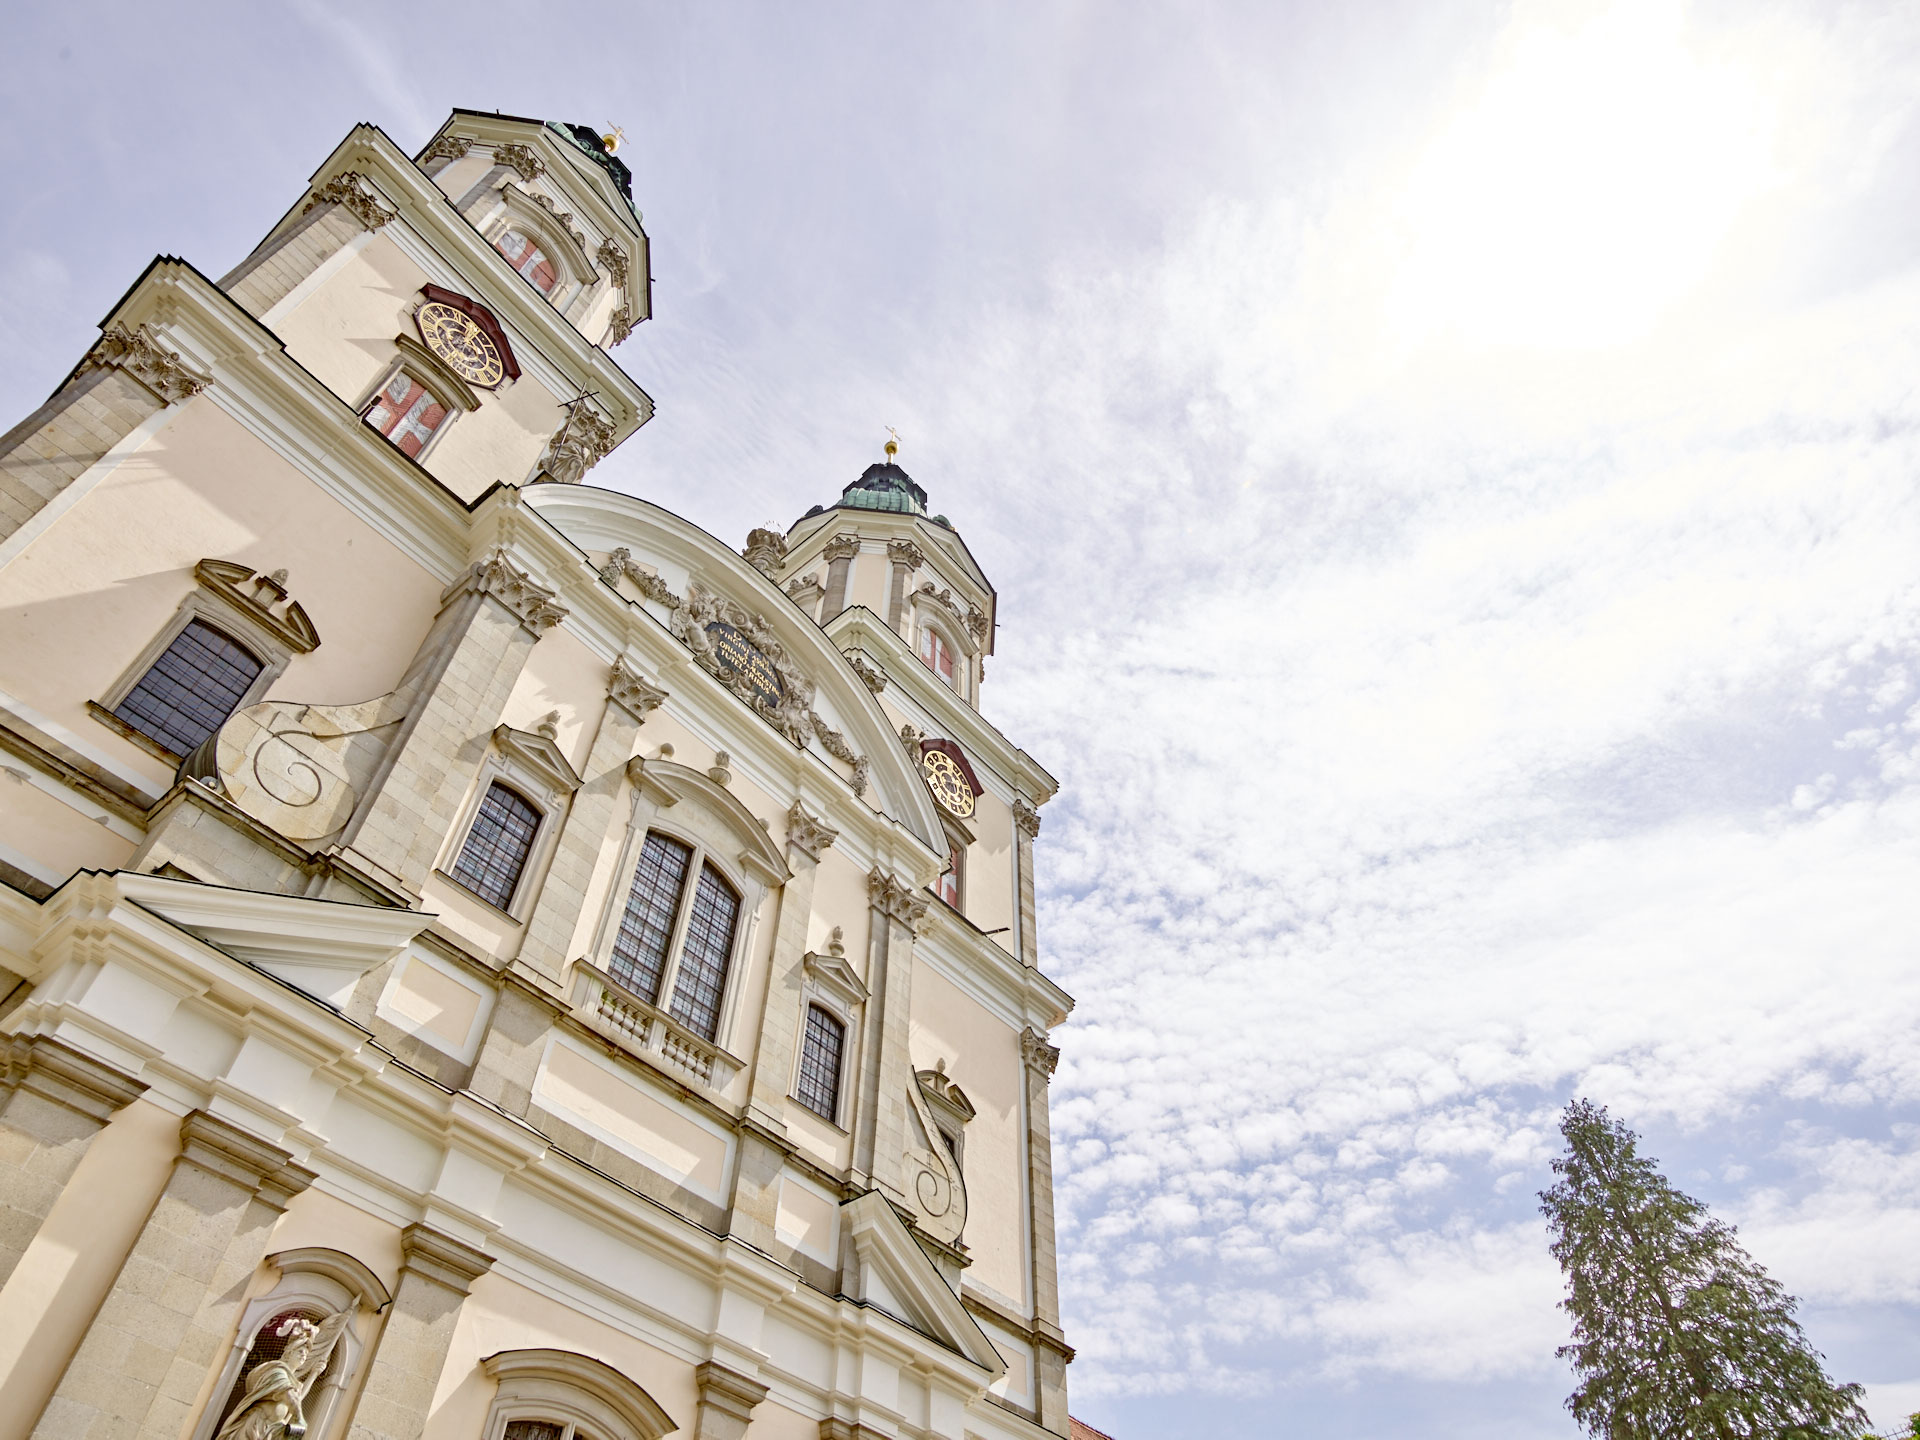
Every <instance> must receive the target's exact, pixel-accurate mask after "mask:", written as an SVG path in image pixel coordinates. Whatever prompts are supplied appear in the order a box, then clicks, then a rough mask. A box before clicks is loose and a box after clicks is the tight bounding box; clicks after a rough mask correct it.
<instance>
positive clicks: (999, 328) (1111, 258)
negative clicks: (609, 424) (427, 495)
mask: <svg viewBox="0 0 1920 1440" xmlns="http://www.w3.org/2000/svg"><path fill="white" fill-rule="evenodd" d="M4 23H5V27H6V28H5V34H6V40H7V44H6V47H5V54H6V57H7V58H6V60H5V62H4V63H5V65H6V67H7V81H6V84H5V85H4V86H0V115H4V118H5V121H6V124H7V127H8V133H10V134H11V135H13V136H14V143H13V145H12V146H11V147H10V163H9V175H10V183H9V185H8V187H7V190H6V194H5V196H4V198H0V234H4V237H5V242H6V253H8V254H9V255H11V256H12V257H13V259H12V261H11V262H10V263H9V264H8V266H7V267H5V269H4V271H0V405H3V406H4V413H8V414H12V415H23V414H25V413H26V412H27V410H29V409H30V408H31V407H32V406H33V405H35V404H37V403H38V401H39V400H40V399H41V398H43V397H44V395H45V394H46V393H47V391H48V390H50V389H51V388H52V386H53V384H54V383H55V382H56V381H57V380H58V379H59V378H60V377H61V376H62V375H63V374H64V373H65V372H66V370H67V369H68V367H69V366H70V365H71V364H72V363H73V361H74V360H75V359H76V358H77V357H78V356H79V355H80V354H81V353H82V352H83V351H84V350H85V348H86V347H87V345H88V344H89V343H90V341H91V338H92V336H93V335H94V334H95V329H94V327H95V326H96V325H97V323H98V322H99V320H100V318H101V317H102V316H103V315H104V314H105V313H106V311H107V310H108V309H109V308H110V306H111V305H112V303H113V301H114V300H115V299H116V298H117V297H118V296H119V295H120V293H121V292H122V291H123V290H124V289H125V287H126V286H127V284H129V283H130V282H131V281H132V280H133V278H134V277H135V276H136V275H137V274H138V273H139V271H140V270H141V268H142V267H143V266H144V265H145V263H146V262H147V260H149V259H150V258H151V257H152V255H153V254H154V253H156V252H166V253H170V254H178V255H181V256H184V257H186V258H187V259H189V260H192V261H193V262H194V263H196V264H197V265H199V266H200V267H201V268H202V269H204V270H206V271H208V272H210V273H213V274H219V273H221V272H223V271H224V270H225V269H226V268H227V267H228V266H229V265H231V264H232V263H234V262H235V261H237V260H238V259H239V258H240V257H241V256H242V255H244V254H245V253H246V251H247V250H248V249H250V248H251V246H252V244H253V243H254V241H255V240H257V239H258V237H259V236H260V235H261V234H262V233H263V232H264V231H265V230H266V228H267V227H268V226H269V225H270V224H271V223H272V222H273V221H274V220H275V219H277V218H278V216H279V215H280V214H281V213H282V212H283V211H284V210H285V209H286V207H287V206H288V205H290V204H291V203H293V202H294V201H295V200H296V199H297V198H298V197H299V195H300V193H301V190H302V182H303V180H304V178H305V177H306V176H307V175H309V174H310V173H311V172H312V171H313V169H314V168H315V167H317V166H318V165H319V164H320V163H321V161H322V160H323V159H324V158H325V156H326V155H327V154H328V152H329V151H330V150H331V149H332V147H333V146H334V144H335V143H336V142H337V141H338V140H339V139H340V137H341V136H342V135H344V134H345V132H346V131H347V129H348V128H349V127H350V126H351V125H353V124H354V123H356V122H359V121H370V122H374V123H376V124H379V125H381V126H382V127H384V128H385V129H386V130H387V131H388V132H389V133H390V134H391V135H392V136H393V137H394V138H395V139H396V140H397V141H399V142H400V143H401V144H402V145H403V146H406V147H408V148H414V147H417V146H419V145H420V144H422V143H424V142H425V140H426V139H427V138H428V137H429V136H430V135H431V134H432V133H433V131H434V129H435V128H436V127H437V126H438V124H439V123H440V121H441V119H442V118H443V117H444V115H445V113H446V111H447V110H448V109H449V108H451V107H452V106H455V105H462V106H468V107H473V108H498V109H501V110H503V111H506V112H508V113H512V114H522V115H535V116H541V117H546V118H557V119H566V120H574V121H580V122H585V123H592V124H619V125H621V126H623V127H624V129H625V131H626V134H627V136H628V146H627V148H626V149H625V150H624V151H623V152H622V156H623V158H624V159H626V160H627V161H628V163H629V164H630V165H631V166H632V167H633V170H634V175H635V194H636V199H637V201H638V203H639V205H640V206H641V208H642V210H643V211H644V213H645V216H646V223H647V228H648V231H649V234H650V236H651V239H652V246H653V250H652V256H653V269H654V275H655V285H654V302H655V312H656V314H655V318H654V319H653V320H651V321H650V322H648V323H647V324H646V325H644V326H642V327H641V328H640V329H639V330H638V331H637V332H636V334H635V335H634V337H633V338H632V339H631V340H629V341H628V342H627V343H626V345H625V346H623V347H622V348H621V350H620V351H618V352H617V354H618V356H619V358H620V359H621V361H622V362H623V363H624V364H625V365H626V366H627V367H628V368H629V370H631V371H632V372H633V373H634V374H635V376H636V377H637V378H638V379H639V380H640V381H641V382H642V383H643V384H644V385H645V386H646V387H647V388H648V390H649V392H650V393H651V394H652V395H653V396H654V398H655V400H656V402H657V404H658V414H657V417H656V418H655V419H654V421H653V422H652V423H651V424H649V425H648V426H647V427H646V428H645V429H644V430H643V431H641V432H640V433H639V434H638V435H637V436H635V437H634V438H633V439H632V440H631V441H629V442H628V443H627V444H626V445H624V446H623V447H622V448H621V449H620V450H619V451H617V452H616V453H615V454H614V455H613V456H611V457H610V458H609V459H607V460H606V461H605V462H603V464H602V465H601V466H600V467H599V468H598V469H597V470H596V471H595V472H593V475H592V477H591V478H592V479H593V481H594V482H595V483H600V484H606V485H611V486H613V487H615V488H619V489H624V490H629V491H631V492H633V493H636V494H640V495H644V496H646V497H647V498H648V499H650V500H654V501H657V502H659V503H661V504H664V505H667V506H669V507H670V508H672V509H674V510H677V511H680V512H681V513H684V514H687V515H689V516H690V517H692V518H694V519H695V520H697V521H698V522H699V523H701V524H703V525H705V526H706V527H707V528H708V529H710V530H712V531H713V532H715V533H716V534H718V535H720V536H722V537H727V538H730V539H731V540H733V541H734V543H739V542H740V541H743V540H744V538H745V535H746V532H747V531H748V530H749V529H750V528H752V527H753V526H756V525H764V524H777V525H780V526H783V527H784V526H785V525H786V524H788V523H790V522H791V521H792V520H793V519H794V518H796V517H798V516H799V515H800V514H801V513H802V512H803V511H804V510H806V509H807V508H808V507H809V506H811V505H813V504H816V503H822V502H826V501H829V500H831V499H832V498H833V497H834V496H835V495H836V494H837V492H838V491H839V489H840V488H841V487H842V486H843V485H845V484H846V483H847V482H848V481H850V480H852V479H853V478H854V477H855V476H856V475H857V474H858V473H859V471H860V470H861V469H862V468H863V467H864V466H865V465H866V464H868V463H870V462H871V461H873V460H875V459H877V458H879V454H878V451H879V445H880V442H881V441H882V440H884V438H885V431H884V428H883V427H885V426H887V425H893V426H897V427H898V428H899V430H900V431H901V433H902V436H903V439H904V442H905V443H904V447H903V450H902V453H901V461H902V463H903V464H905V466H906V467H907V468H908V470H910V471H911V472H912V474H913V475H914V477H915V478H916V479H917V480H918V481H920V482H921V483H922V484H923V485H924V486H925V487H926V488H927V489H928V490H929V491H930V492H931V495H932V503H933V507H934V508H935V509H937V510H939V511H942V512H944V513H946V514H947V515H949V516H951V517H952V519H953V521H954V523H955V524H956V525H957V527H958V528H959V529H960V531H961V532H962V533H963V534H964V535H965V537H966V539H967V541H968V544H969V545H970V547H971V548H972V550H973V551H974V553H975V555H976V556H978V557H979V559H980V561H981V563H982V564H983V566H984V567H985V569H986V571H987V573H988V575H989V576H990V577H991V578H992V580H993V581H994V583H995V584H996V586H997V587H998V590H999V595H1000V610H999V619H1000V631H999V641H998V646H999V648H998V652H997V654H996V655H995V657H994V659H993V662H992V664H991V665H990V667H989V672H988V677H987V685H986V687H985V690H984V694H983V708H984V709H985V711H986V713H987V715H988V717H989V718H990V719H992V720H993V721H994V722H995V723H996V724H997V725H999V726H1000V727H1001V728H1002V729H1004V730H1005V731H1006V732H1007V733H1008V734H1009V735H1011V736H1012V737H1014V738H1015V739H1016V741H1018V743H1020V744H1021V745H1023V746H1024V747H1025V748H1026V749H1028V750H1029V751H1030V752H1031V753H1032V754H1033V755H1034V756H1036V757H1037V758H1038V759H1039V760H1040V761H1041V762H1042V763H1044V764H1045V765H1047V766H1048V767H1049V768H1050V769H1051V770H1052V771H1053V773H1054V774H1056V775H1057V776H1058V777H1059V778H1060V780H1061V783H1062V789H1061V793H1060V796H1059V798H1058V799H1057V800H1055V801H1054V802H1053V803H1052V804H1050V805H1048V806H1047V807H1046V810H1045V812H1044V829H1043V832H1042V835H1041V838H1040V841H1039V844H1038V866H1039V879H1040V888H1041V901H1040V904H1041V919H1040V935H1041V945H1042V955H1043V962H1044V963H1045V965H1046V966H1047V967H1048V969H1049V970H1050V972H1051V973H1052V974H1054V975H1055V976H1056V977H1057V978H1059V979H1060V980H1061V981H1062V982H1063V983H1064V984H1065V985H1066V986H1067V988H1068V989H1069V990H1070V991H1071V992H1073V993H1074V994H1075V995H1076V997H1077V998H1078V1005H1077V1008H1076V1009H1075V1011H1074V1014H1073V1016H1072V1018H1071V1019H1070V1021H1069V1022H1068V1023H1067V1024H1065V1025H1064V1026H1062V1027H1060V1028H1059V1029H1058V1030H1057V1031H1056V1032H1055V1036H1054V1038H1055V1039H1056V1040H1057V1041H1058V1043H1059V1044H1060V1046H1061V1048H1062V1051H1063V1058H1062V1061H1061V1065H1060V1069H1059V1072H1058V1074H1057V1075H1056V1077H1055V1080H1054V1088H1053V1095H1054V1107H1055V1108H1054V1137H1055V1146H1056V1162H1057V1169H1056V1175H1057V1181H1058V1187H1059V1193H1058V1209H1059V1222H1060V1238H1061V1254H1062V1260H1061V1266H1062V1284H1063V1304H1064V1306H1065V1311H1066V1319H1065V1324H1066V1329H1067V1333H1068V1335H1069V1338H1070V1339H1071V1340H1072V1342H1073V1343H1074V1344H1075V1345H1076V1346H1077V1347H1078V1349H1079V1358H1078V1360H1077V1361H1076V1362H1075V1364H1074V1365H1073V1367H1072V1368H1071V1370H1070V1372H1069V1383H1070V1387H1071V1395H1072V1401H1073V1408H1074V1411H1075V1413H1076V1414H1078V1415H1081V1416H1082V1417H1083V1418H1085V1419H1087V1420H1088V1421H1090V1422H1091V1423H1093V1424H1096V1425H1098V1426H1100V1427H1101V1428H1102V1429H1105V1430H1108V1431H1110V1432H1112V1433H1113V1434H1114V1435H1115V1436H1117V1437H1119V1440H1135V1437H1144V1436H1147V1435H1155V1436H1163V1437H1175V1440H1185V1437H1201V1436H1208V1437H1213V1436H1226V1437H1237V1436H1263V1437H1264V1436H1283V1437H1303V1440H1305V1437H1316V1440H1317V1437H1328V1440H1332V1437H1336V1436H1337V1437H1341V1440H1371V1437H1387V1436H1394V1437H1402V1436H1406V1435H1419V1436H1421V1437H1423V1440H1450V1437H1465V1436H1469V1435H1471V1436H1473V1437H1475V1440H1536V1437H1538V1440H1546V1437H1570V1436H1573V1435H1574V1434H1575V1433H1576V1431H1575V1427H1574V1425H1573V1422H1572V1421H1571V1420H1570V1419H1569V1418H1568V1417H1567V1416H1566V1415H1565V1413H1564V1412H1563V1410H1562V1409H1561V1402H1562V1400H1563V1399H1564V1397H1565V1396H1566V1394H1567V1393H1568V1391H1569V1390H1570V1389H1571V1388H1572V1384H1573V1381H1572V1377H1571V1376H1570V1375H1569V1373H1568V1372H1567V1370H1566V1369H1565V1367H1564V1365H1563V1364H1562V1362H1559V1361H1557V1360H1556V1359H1555V1358H1554V1350H1555V1347H1556V1346H1557V1345H1559V1344H1561V1343H1563V1342H1564V1340H1565V1339H1566V1322H1565V1318H1564V1317H1563V1316H1562V1315H1561V1314H1560V1312H1559V1311H1557V1310H1556V1308H1555V1307H1556V1302H1557V1300H1558V1298H1559V1295H1560V1287H1559V1277H1558V1273H1557V1271H1556V1269H1555V1267H1554V1265H1553V1263H1552V1261H1551V1259H1550V1257H1549V1256H1548V1254H1547V1249H1546V1236H1545V1232H1544V1229H1543V1225H1542V1221H1541V1219H1540V1217H1539V1215H1538V1213H1537V1200H1536V1192H1538V1191H1539V1190H1540V1189H1542V1188H1543V1187H1544V1186H1545V1185H1547V1184H1548V1183H1550V1181H1551V1178H1552V1177H1551V1174H1550V1171H1549V1169H1548V1162H1549V1161H1550V1159H1551V1158H1552V1156H1553V1155H1554V1154H1555V1153H1556V1148H1557V1140H1558V1137H1557V1135H1556V1133H1555V1128H1554V1127H1555V1119H1556V1114H1557V1112H1558V1110H1559V1108H1560V1107H1561V1106H1562V1105H1563V1104H1564V1103H1565V1102H1566V1101H1567V1100H1568V1099H1569V1098H1571V1097H1574V1096H1579V1095H1584V1096H1588V1097H1591V1098H1592V1099H1594V1100H1596V1101H1599V1102H1601V1103H1604V1104H1606V1105H1608V1106H1609V1107H1611V1109H1612V1111H1613V1113H1614V1114H1615V1115H1617V1116H1618V1117H1620V1118H1622V1119H1625V1120H1626V1121H1628V1123H1630V1124H1632V1125H1633V1126H1634V1127H1635V1128H1637V1129H1638V1130H1640V1131H1641V1132H1642V1134H1643V1135H1644V1137H1645V1146H1646V1148H1647V1149H1648V1150H1649V1151H1650V1152H1651V1153H1652V1154H1654V1155H1656V1156H1658V1157H1659V1158H1660V1160H1661V1162H1662V1164H1663V1167H1664V1168H1665V1169H1666V1171H1667V1173H1668V1174H1669V1175H1670V1176H1671V1177H1672V1178H1673V1179H1674V1181H1675V1182H1676V1183H1677V1184H1679V1185H1681V1186H1682V1187H1683V1188H1685V1189H1686V1190H1688V1191H1689V1192H1690V1193H1692V1194H1694V1195H1696V1196H1698V1197H1699V1198H1700V1199H1702V1200H1704V1201H1705V1202H1707V1203H1708V1204H1709V1205H1710V1206H1711V1207H1712V1208H1713V1210H1714V1212H1715V1213H1716V1214H1717V1215H1719V1216H1720V1217H1722V1218H1724V1219H1727V1220H1729V1221H1731V1222H1733V1223H1735V1224H1737V1225H1738V1226H1739V1228H1740V1234H1741V1237H1742V1239H1743V1241H1744V1242H1745V1243H1746V1244H1747V1245H1748V1246H1749V1248H1750V1249H1751V1250H1752V1251H1753V1253H1754V1255H1755V1256H1756V1258H1757V1259H1759V1260H1760V1261H1761V1263H1762V1264H1764V1265H1766V1266H1767V1267H1768V1268H1769V1269H1770V1271H1771V1272H1772V1273H1773V1274H1774V1275H1775V1276H1776V1277H1777V1278H1778V1279H1780V1280H1781V1281H1782V1283H1783V1284H1785V1285H1786V1286H1787V1288H1788V1289H1789V1290H1791V1291H1792V1292H1794V1293H1795V1294H1797V1295H1798V1296H1800V1297H1801V1299H1802V1301H1803V1308H1802V1311H1801V1318H1802V1320H1803V1322H1804V1323H1805V1325H1806V1327H1807V1330H1808V1333H1809V1336H1810V1338H1811V1339H1812V1341H1813V1342H1814V1344H1815V1345H1816V1346H1817V1347H1818V1348H1820V1349H1821V1350H1822V1351H1824V1352H1825V1354H1826V1355H1827V1357H1828V1361H1829V1365H1830V1368H1831V1370H1832V1371H1833V1373H1834V1374H1835V1376H1836V1378H1839V1379H1843V1380H1855V1381H1860V1382H1862V1383H1864V1384H1865V1385H1866V1386H1867V1392H1868V1403H1869V1408H1870V1409H1871V1410H1872V1412H1873V1413H1874V1415H1875V1418H1876V1419H1877V1420H1878V1421H1880V1422H1881V1423H1882V1424H1891V1423H1892V1422H1893V1421H1894V1420H1895V1419H1897V1418H1898V1417H1899V1416H1901V1415H1904V1414H1905V1413H1906V1411H1908V1410H1913V1409H1920V484H1917V483H1916V476H1920V463H1917V462H1920V431H1917V429H1916V427H1917V426H1920V398H1917V397H1916V385H1920V199H1917V198H1916V197H1920V115H1917V114H1916V109H1915V106H1916V101H1917V100H1920V9H1916V8H1915V7H1913V6H1910V5H1909V6H1899V5H1885V6H1873V5H1854V4H1839V3H1830V4H1825V5H1818V6H1816V5H1793V4H1774V3H1769V0H1744V3H1737V4H1735V3H1725V4H1701V5H1694V6H1683V5H1665V4H1656V3H1634V0H1625V3H1619V4H1606V3H1595V4H1579V3H1570V4H1550V3H1532V0H1519V3H1464V0H1463V3H1445V0H1425V3H1418V4H1393V3H1371V0H1347V3H1342V4H1339V5H1318V6H1309V5H1303V4H1285V3H1275V0H1267V3H1254V4H1246V5H1239V6H1235V5H1215V6H1208V5H1201V4H1182V5H1177V6H1176V5H1166V6H1159V7H1149V6H1129V5H1125V4H1120V3H1105V4H1097V5H1096V4H1090V3H1079V4H1076V3H1045V0H1025V3H1021V4H1006V5H994V4H985V3H983V4H970V5H958V4H953V5H945V6H933V5H923V6H905V5H901V6H891V7H890V6H881V5H872V6H862V5H835V4H826V3H821V4H809V5H805V6H801V5H774V4H766V5H728V4H710V5H702V6H698V7H695V6H682V5H650V4H626V5H604V4H594V3H577V4H575V5H572V6H569V7H566V8H565V9H564V10H563V9H561V8H559V7H545V8H543V7H528V6H525V5H514V6H507V5H488V4H485V3H472V4H465V5H459V6H448V5H437V4H433V3H416V4H415V5H413V6H410V7H406V8H405V9H404V10H396V9H394V8H393V7H391V6H375V5H370V4H360V3H335V4H321V3H318V0H293V3H288V4H284V5H193V4H176V5H171V6H165V7H159V6H151V5H144V4H142V5H131V4H127V5H122V4H102V3H75V4H70V5H67V6H62V7H52V6H38V7H33V8H32V9H31V11H30V10H29V9H28V8H27V7H22V8H21V9H20V10H17V11H13V12H11V13H10V15H9V17H8V19H7V20H6V21H5V22H4ZM423 36H424V37H425V38H424V39H422V38H421V37H423Z"/></svg>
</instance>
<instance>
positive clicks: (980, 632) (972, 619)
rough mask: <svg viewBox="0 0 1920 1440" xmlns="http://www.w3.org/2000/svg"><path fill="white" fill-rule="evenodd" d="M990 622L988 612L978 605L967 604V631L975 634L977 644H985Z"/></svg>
mask: <svg viewBox="0 0 1920 1440" xmlns="http://www.w3.org/2000/svg"><path fill="white" fill-rule="evenodd" d="M988 629H989V622H988V620H987V612H986V611H984V610H982V609H981V608H980V607H979V606H978V605H972V604H969V605H968V606H967V631H968V633H969V634H971V635H972V636H973V639H974V643H975V644H984V643H985V642H986V638H987V630H988Z"/></svg>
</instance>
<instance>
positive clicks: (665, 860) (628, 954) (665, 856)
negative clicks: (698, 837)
mask: <svg viewBox="0 0 1920 1440" xmlns="http://www.w3.org/2000/svg"><path fill="white" fill-rule="evenodd" d="M692 859H693V847H692V846H690V845H682V844H681V843H680V842H679V841H678V840H674V839H672V838H670V837H669V836H666V835H658V834H655V835H649V836H647V843H646V844H645V845H644V846H642V847H641V850H640V864H639V867H638V868H637V869H636V870H635V872H634V876H633V889H632V890H631V891H630V892H629V893H628V895H627V909H626V913H625V914H623V915H622V916H621V917H620V933H619V934H618V935H616V936H615V937H614V941H613V960H612V962H611V963H610V964H609V965H608V966H607V969H608V971H609V972H610V973H611V974H612V975H613V978H614V979H616V980H618V981H619V982H620V983H621V984H622V985H624V986H626V987H627V988H628V989H629V990H631V991H633V992H634V993H635V994H636V995H639V996H640V997H641V998H642V999H644V1000H645V1001H646V1002H647V1003H648V1004H649V1005H652V1004H656V1003H658V1000H659V996H660V977H661V975H662V974H663V973H664V972H665V970H666V968H667V944H668V942H669V941H671V940H672V938H673V917H674V914H675V912H676V911H678V910H679V908H680V890H681V887H682V886H683V885H684V884H685V883H686V878H687V865H688V864H689V862H691V861H692Z"/></svg>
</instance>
